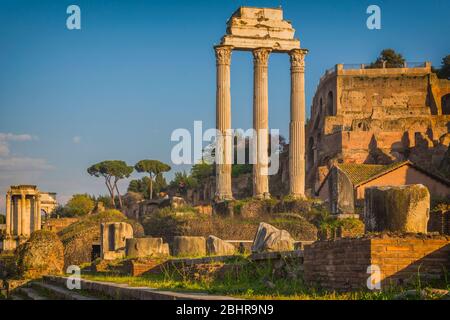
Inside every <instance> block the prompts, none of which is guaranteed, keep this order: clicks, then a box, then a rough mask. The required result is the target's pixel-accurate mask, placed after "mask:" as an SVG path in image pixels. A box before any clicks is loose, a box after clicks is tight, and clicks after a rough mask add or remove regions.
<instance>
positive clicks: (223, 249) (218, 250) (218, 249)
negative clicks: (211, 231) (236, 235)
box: [206, 236, 236, 256]
mask: <svg viewBox="0 0 450 320" xmlns="http://www.w3.org/2000/svg"><path fill="white" fill-rule="evenodd" d="M206 252H207V254H208V255H210V256H212V255H216V256H226V255H233V254H235V252H236V247H235V246H234V245H232V244H231V243H228V242H226V241H224V240H222V239H219V238H217V237H216V236H209V237H208V239H207V240H206Z"/></svg>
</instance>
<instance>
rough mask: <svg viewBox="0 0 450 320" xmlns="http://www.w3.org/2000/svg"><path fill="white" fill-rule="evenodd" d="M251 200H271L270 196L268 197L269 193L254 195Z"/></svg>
mask: <svg viewBox="0 0 450 320" xmlns="http://www.w3.org/2000/svg"><path fill="white" fill-rule="evenodd" d="M253 198H255V199H257V200H268V199H271V198H272V196H271V195H270V193H269V192H264V193H262V194H257V195H254V196H253Z"/></svg>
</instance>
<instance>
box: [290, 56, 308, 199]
mask: <svg viewBox="0 0 450 320" xmlns="http://www.w3.org/2000/svg"><path fill="white" fill-rule="evenodd" d="M307 52H308V51H307V50H305V49H294V50H292V51H291V52H290V53H289V55H290V61H291V121H290V124H289V182H290V183H289V191H290V194H291V196H293V197H297V198H303V197H305V56H306V54H307Z"/></svg>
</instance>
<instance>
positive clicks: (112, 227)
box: [100, 222, 133, 260]
mask: <svg viewBox="0 0 450 320" xmlns="http://www.w3.org/2000/svg"><path fill="white" fill-rule="evenodd" d="M100 238H101V256H102V258H103V259H105V260H114V259H117V258H121V257H123V256H124V255H125V245H126V240H127V239H131V238H133V227H132V226H131V225H130V224H128V223H125V222H107V223H102V224H101V226H100Z"/></svg>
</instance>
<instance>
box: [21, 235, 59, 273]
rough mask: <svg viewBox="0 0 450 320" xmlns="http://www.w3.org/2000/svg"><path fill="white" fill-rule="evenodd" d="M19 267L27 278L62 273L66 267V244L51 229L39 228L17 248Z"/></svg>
mask: <svg viewBox="0 0 450 320" xmlns="http://www.w3.org/2000/svg"><path fill="white" fill-rule="evenodd" d="M15 255H16V259H17V269H18V271H19V274H20V275H21V276H23V277H25V278H37V277H40V276H42V275H46V274H60V273H62V271H63V267H64V246H63V244H62V242H61V240H59V238H58V236H57V235H56V234H55V233H54V232H51V231H46V230H39V231H35V232H33V233H32V234H31V237H30V239H29V240H28V241H27V242H26V243H24V244H21V245H20V246H19V247H18V248H17V250H16V254H15Z"/></svg>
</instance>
